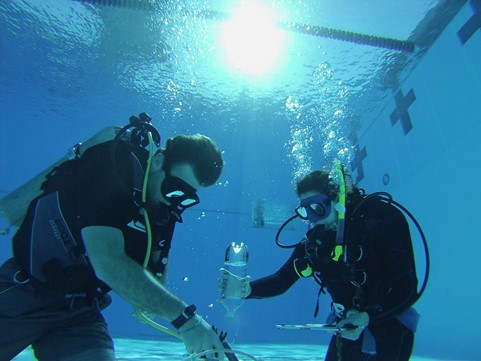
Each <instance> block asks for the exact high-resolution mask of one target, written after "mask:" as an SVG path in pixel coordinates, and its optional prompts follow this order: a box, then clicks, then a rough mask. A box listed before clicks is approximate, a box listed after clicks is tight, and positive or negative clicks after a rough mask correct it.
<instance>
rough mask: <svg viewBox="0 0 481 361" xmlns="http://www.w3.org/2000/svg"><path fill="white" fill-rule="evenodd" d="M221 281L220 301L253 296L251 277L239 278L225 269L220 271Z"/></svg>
mask: <svg viewBox="0 0 481 361" xmlns="http://www.w3.org/2000/svg"><path fill="white" fill-rule="evenodd" d="M219 271H220V273H221V278H220V279H219V291H220V300H225V299H228V298H236V299H239V298H246V297H247V296H249V295H250V294H251V285H250V283H249V281H250V279H251V278H250V276H246V277H239V276H236V275H235V274H233V273H232V272H229V271H228V270H226V269H225V268H221V269H220V270H219Z"/></svg>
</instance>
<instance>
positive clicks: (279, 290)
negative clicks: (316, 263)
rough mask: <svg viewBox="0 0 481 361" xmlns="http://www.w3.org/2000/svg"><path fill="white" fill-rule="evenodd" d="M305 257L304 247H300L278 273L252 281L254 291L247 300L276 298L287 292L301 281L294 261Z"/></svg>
mask: <svg viewBox="0 0 481 361" xmlns="http://www.w3.org/2000/svg"><path fill="white" fill-rule="evenodd" d="M304 256H305V252H304V245H298V246H297V247H296V248H295V249H294V252H292V255H291V257H289V259H288V260H287V262H286V263H284V265H283V266H282V267H281V268H280V269H279V270H278V271H277V272H275V273H273V274H272V275H270V276H266V277H263V278H260V279H257V280H255V281H251V283H250V285H251V289H252V291H251V294H250V295H249V296H248V297H247V298H267V297H274V296H278V295H280V294H283V293H284V292H286V291H287V290H288V289H289V288H290V287H291V286H292V285H293V284H294V283H296V281H297V280H298V279H299V276H298V275H297V273H296V271H295V269H294V260H295V259H296V258H301V257H304Z"/></svg>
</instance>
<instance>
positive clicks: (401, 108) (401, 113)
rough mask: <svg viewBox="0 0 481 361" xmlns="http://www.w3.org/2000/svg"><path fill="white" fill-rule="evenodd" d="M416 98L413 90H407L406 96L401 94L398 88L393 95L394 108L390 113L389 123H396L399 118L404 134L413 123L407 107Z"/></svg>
mask: <svg viewBox="0 0 481 361" xmlns="http://www.w3.org/2000/svg"><path fill="white" fill-rule="evenodd" d="M415 100H416V95H414V90H412V89H411V90H409V91H408V93H407V94H406V96H404V95H403V93H402V91H401V90H399V91H398V92H397V93H396V95H395V96H394V101H395V102H396V109H394V111H393V112H392V113H391V124H392V125H393V126H394V124H396V123H397V121H398V120H399V119H401V126H402V128H403V131H404V135H406V134H408V133H409V132H410V131H411V129H413V124H412V123H411V117H410V116H409V112H408V108H409V107H410V106H411V104H412V103H413V102H414V101H415Z"/></svg>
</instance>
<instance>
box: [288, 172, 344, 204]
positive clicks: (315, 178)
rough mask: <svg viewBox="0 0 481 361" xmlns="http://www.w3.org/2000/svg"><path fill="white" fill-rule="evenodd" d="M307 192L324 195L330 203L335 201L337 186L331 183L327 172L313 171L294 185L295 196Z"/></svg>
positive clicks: (337, 191)
mask: <svg viewBox="0 0 481 361" xmlns="http://www.w3.org/2000/svg"><path fill="white" fill-rule="evenodd" d="M307 192H319V193H324V194H326V195H327V196H328V197H329V199H330V200H331V201H335V200H336V199H337V196H338V193H339V185H338V184H335V183H334V182H333V180H332V179H331V177H330V175H329V172H327V171H325V170H323V171H320V170H315V171H313V172H310V173H309V174H306V175H305V176H304V177H302V178H301V179H300V180H299V181H298V182H297V183H296V193H297V196H300V195H301V194H303V193H307Z"/></svg>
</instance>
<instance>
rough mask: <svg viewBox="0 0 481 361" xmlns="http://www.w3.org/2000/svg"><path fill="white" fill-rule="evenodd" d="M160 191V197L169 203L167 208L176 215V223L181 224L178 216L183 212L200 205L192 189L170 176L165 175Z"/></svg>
mask: <svg viewBox="0 0 481 361" xmlns="http://www.w3.org/2000/svg"><path fill="white" fill-rule="evenodd" d="M160 191H161V193H162V196H163V197H164V198H165V199H166V200H168V201H169V203H170V206H169V207H170V208H171V209H172V210H173V211H174V212H175V214H176V215H177V218H178V222H182V217H181V216H180V215H181V214H182V212H183V211H185V210H186V209H187V208H190V207H193V206H195V205H196V204H199V203H200V199H199V196H198V195H197V193H196V190H195V188H194V187H192V186H191V185H189V184H188V183H187V182H185V181H184V180H182V179H180V178H178V177H174V176H171V175H170V174H166V177H165V179H164V180H163V181H162V185H161V186H160Z"/></svg>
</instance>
